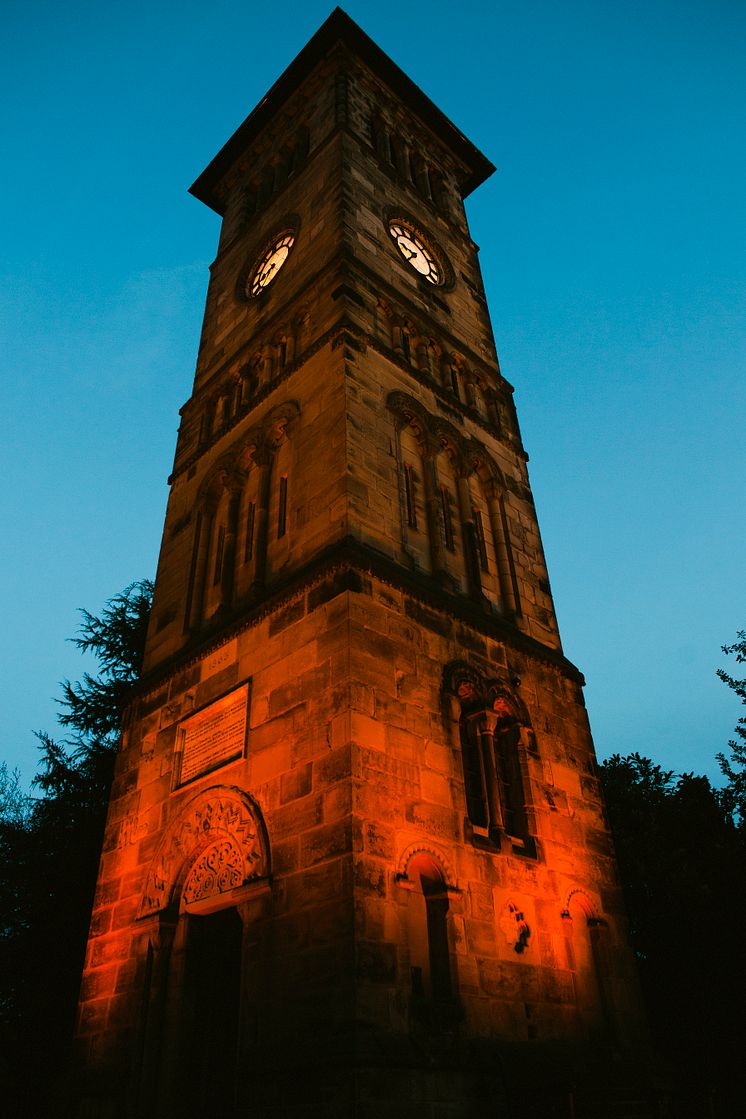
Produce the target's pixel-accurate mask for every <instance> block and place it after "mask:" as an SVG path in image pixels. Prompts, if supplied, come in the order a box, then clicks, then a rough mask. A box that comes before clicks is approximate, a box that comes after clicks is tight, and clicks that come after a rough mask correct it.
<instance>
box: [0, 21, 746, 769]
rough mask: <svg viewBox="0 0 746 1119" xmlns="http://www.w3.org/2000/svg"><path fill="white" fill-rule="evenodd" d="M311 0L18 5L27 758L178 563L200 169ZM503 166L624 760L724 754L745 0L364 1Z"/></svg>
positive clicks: (574, 552)
mask: <svg viewBox="0 0 746 1119" xmlns="http://www.w3.org/2000/svg"><path fill="white" fill-rule="evenodd" d="M330 10H331V7H330V5H329V4H327V3H318V2H316V0H313V2H310V0H306V2H304V3H299V2H291V0H287V2H284V0H276V2H275V3H272V4H265V3H263V4H258V3H251V2H244V3H238V2H233V3H228V2H226V0H212V3H209V4H206V3H204V0H200V2H195V0H180V2H179V3H176V2H175V0H151V2H149V3H145V2H143V0H129V2H128V3H121V4H117V3H112V2H108V3H104V2H98V3H95V2H93V0H88V2H85V0H67V2H66V3H59V2H57V0H55V2H51V0H45V2H42V0H23V2H19V0H5V3H4V5H3V24H4V47H3V48H2V58H0V97H1V101H2V105H3V114H2V123H1V124H0V132H1V136H2V161H3V168H4V174H3V176H2V182H1V185H0V191H1V192H2V207H1V209H0V213H1V214H2V223H3V230H2V240H1V241H0V245H1V250H0V271H1V273H2V275H1V283H2V303H1V304H0V339H1V350H0V352H1V353H2V365H3V369H2V380H1V384H0V394H1V395H0V407H1V409H2V411H1V413H0V414H1V415H2V440H1V441H0V447H1V454H2V475H3V477H4V479H5V482H4V485H3V486H2V491H1V493H2V496H1V499H0V500H1V503H2V504H1V507H0V524H1V525H2V533H1V536H0V540H1V542H2V543H1V548H2V553H1V554H2V579H1V580H0V593H1V594H2V605H1V609H2V631H1V632H2V640H1V641H0V658H1V659H0V679H2V681H3V690H4V697H3V702H2V706H1V707H0V760H3V759H5V760H7V761H8V762H10V763H11V764H14V765H18V766H19V767H20V768H21V771H22V774H23V775H24V777H26V778H29V777H30V776H31V775H32V773H33V771H34V767H35V764H36V747H35V740H34V739H33V736H32V734H31V732H32V730H34V729H38V728H45V729H49V730H50V731H52V730H54V729H55V723H54V720H55V710H56V709H55V705H54V702H53V699H52V697H53V696H54V695H56V694H59V693H58V681H59V680H60V679H61V678H62V677H65V676H68V677H72V678H76V677H78V676H79V675H80V674H81V672H82V671H83V669H84V668H85V667H86V662H85V661H84V660H83V659H82V658H81V657H80V655H79V653H78V652H77V651H76V650H75V648H74V647H73V646H72V645H70V644H69V643H66V640H65V639H66V638H67V637H69V636H70V635H71V634H72V633H73V632H74V631H75V629H76V628H77V625H78V615H77V613H76V611H77V608H78V607H80V606H86V607H88V608H89V609H90V610H92V611H94V612H95V611H97V610H99V609H100V607H101V605H102V604H103V603H104V601H105V600H106V599H107V598H109V597H110V596H111V595H112V594H114V593H115V592H117V591H119V590H121V589H122V588H123V587H124V586H125V585H126V584H127V583H129V582H131V581H132V580H134V579H138V578H141V577H142V576H145V575H151V576H152V575H153V574H154V571H155V566H156V560H157V554H158V547H159V543H160V534H161V528H162V521H163V515H164V510H165V502H166V495H167V490H166V478H167V476H168V473H169V470H170V466H171V460H172V455H173V449H174V443H175V435H176V428H177V421H178V415H177V410H178V408H179V406H180V405H181V404H182V403H183V402H184V400H186V399H187V397H188V395H189V392H190V388H191V379H192V375H193V372H194V363H195V358H196V351H197V342H198V336H199V330H200V324H201V317H202V307H203V302H204V297H205V290H206V284H207V268H208V264H209V263H210V261H211V259H212V256H213V254H214V251H215V247H216V243H217V236H218V219H217V218H216V217H215V215H213V214H212V213H211V212H210V211H209V210H207V209H206V208H205V207H204V206H202V205H201V204H200V203H198V202H197V201H195V200H194V199H193V198H191V197H190V196H189V195H188V194H187V193H186V190H187V187H188V186H189V185H190V183H191V182H192V181H193V180H194V179H195V178H196V176H197V174H198V173H199V172H200V171H201V170H202V168H203V167H204V166H205V165H206V164H207V163H208V161H209V160H210V159H211V158H212V156H213V155H214V154H215V152H216V151H217V150H218V148H219V147H220V146H221V145H222V144H223V143H224V141H225V140H226V139H227V137H228V136H229V135H230V134H231V133H232V132H233V130H234V129H235V128H236V126H237V125H238V124H239V123H240V122H241V120H242V119H243V118H244V117H245V116H246V115H247V114H248V112H249V111H250V110H251V109H252V108H253V107H254V105H255V104H256V102H257V101H258V100H259V99H260V98H261V97H262V96H263V94H264V93H265V92H266V90H267V89H268V87H269V86H270V85H271V84H272V82H273V81H274V80H275V79H276V77H277V76H278V75H279V73H280V72H281V71H282V70H283V69H284V67H285V66H286V65H287V64H288V63H289V62H290V60H291V59H292V58H293V57H294V56H295V54H296V53H297V52H298V50H300V48H301V47H302V46H303V45H304V43H305V42H306V41H307V39H308V38H309V37H310V36H311V34H312V33H313V32H314V31H315V30H316V28H317V27H318V26H319V25H320V24H321V23H322V22H323V20H324V19H325V18H326V16H327V15H328V14H329V11H330ZM346 10H347V11H348V12H349V14H350V15H351V16H352V17H353V18H354V19H356V20H357V21H358V22H359V23H360V24H361V25H362V27H363V28H364V30H366V31H367V32H368V34H369V35H371V36H372V37H373V38H374V39H375V40H376V41H377V42H378V43H379V45H380V46H381V47H383V49H384V50H385V51H387V52H388V53H389V54H390V55H391V57H392V58H393V59H394V60H395V61H396V62H397V63H398V64H399V65H400V66H401V67H402V68H403V69H404V70H405V71H406V72H407V73H408V74H409V75H410V76H411V77H412V78H413V79H414V80H415V81H416V82H417V83H418V84H419V85H420V86H421V87H422V88H423V89H424V91H425V92H426V93H427V94H428V95H429V96H430V97H431V98H432V99H433V100H434V101H435V103H436V104H437V105H438V106H439V107H440V108H441V109H443V110H444V112H445V113H446V114H447V115H448V116H450V117H451V118H452V119H453V120H454V121H455V123H456V124H457V125H458V127H459V128H461V129H462V130H463V131H464V132H465V133H466V134H467V135H468V136H469V137H470V139H472V140H473V141H474V142H475V143H476V144H477V145H478V146H479V147H480V148H481V149H482V150H483V151H484V152H485V153H486V154H487V155H488V156H489V157H490V158H491V159H492V160H493V162H494V163H495V164H496V165H497V167H498V172H497V174H496V175H495V176H493V178H492V179H491V180H490V181H489V182H487V183H486V184H485V185H484V186H483V187H481V188H480V190H479V191H477V193H476V195H475V196H474V197H473V198H472V199H471V201H470V203H469V215H470V221H471V225H472V232H473V236H474V239H475V240H476V241H477V242H478V243H479V244H480V246H481V250H482V266H483V270H484V276H485V283H486V287H487V294H488V298H489V302H490V308H491V312H492V318H493V323H494V328H495V335H496V339H497V347H498V352H499V354H500V357H501V361H502V368H503V372H504V373H505V375H506V377H507V378H508V379H509V380H510V381H511V382H512V383H513V384H514V385H515V387H516V402H517V407H518V414H519V418H520V421H521V426H522V430H523V435H524V440H525V443H526V447H527V449H528V451H529V454H530V456H531V461H530V463H529V469H530V471H531V479H532V483H533V487H534V493H535V497H536V503H537V507H538V511H539V519H540V524H541V527H542V531H543V538H544V545H545V549H546V553H547V560H548V565H549V572H550V577H551V581H552V587H553V591H554V595H555V600H556V606H557V612H558V615H559V621H560V627H561V631H562V635H563V640H564V646H565V651H566V653H567V655H568V656H569V657H570V658H571V659H572V660H574V661H575V663H576V664H578V666H579V667H580V668H581V669H582V670H583V671H584V672H585V674H586V676H587V680H588V687H587V702H588V707H589V712H590V718H591V726H592V728H593V730H594V736H595V739H596V745H597V749H598V752H599V755H600V756H601V757H605V756H607V755H608V754H610V753H612V752H614V751H621V752H629V751H631V750H639V751H641V752H642V753H645V754H649V755H650V756H652V757H653V758H654V759H655V760H656V761H659V762H661V763H662V764H664V765H665V766H667V767H670V768H674V769H677V770H687V769H694V770H695V771H699V772H707V773H709V774H710V775H713V776H714V775H716V773H717V766H716V764H715V762H714V755H715V752H716V751H717V750H719V749H722V748H724V747H725V745H726V743H727V740H728V738H729V736H730V734H731V731H732V727H733V725H734V723H735V721H736V719H737V718H738V716H739V714H741V713H742V709H741V708H740V706H739V704H738V702H737V700H736V698H735V697H734V696H733V695H732V694H731V693H730V692H729V691H728V690H727V689H726V688H725V687H724V686H723V685H722V684H721V683H720V682H719V681H718V680H717V679H716V678H715V675H714V672H715V668H716V667H717V666H718V665H720V664H724V663H726V659H725V658H724V657H723V655H722V654H721V652H720V645H721V644H723V643H724V642H729V641H731V640H733V639H734V636H735V631H736V630H737V629H738V628H743V627H744V626H746V604H745V603H744V542H745V540H744V536H745V532H744V509H743V501H742V493H743V477H744V404H745V400H744V397H745V395H746V392H745V390H744V364H745V359H746V315H745V314H744V311H745V310H746V307H745V306H744V304H745V302H746V300H745V299H744V291H745V290H746V285H745V284H744V280H745V279H746V253H745V252H744V249H745V248H746V246H745V245H744V232H745V228H746V223H745V222H744V217H745V210H746V183H745V181H744V180H745V175H744V170H745V166H746V155H745V148H744V135H746V128H745V125H746V120H745V119H744V118H745V117H746V79H745V77H744V75H745V73H746V66H745V64H744V60H745V59H746V35H745V32H746V5H744V4H743V3H742V2H739V0H732V2H728V0H645V2H641V0H608V2H604V0H595V2H590V0H566V2H564V3H558V2H557V0H523V2H521V3H515V0H510V2H505V0H497V2H495V3H490V4H486V3H477V2H475V0H462V2H461V3H459V4H453V3H452V2H448V3H446V2H444V0H427V2H422V0H411V2H410V0H397V2H391V0H379V2H377V3H376V4H365V3H360V2H357V0H350V2H349V3H348V4H347V6H346Z"/></svg>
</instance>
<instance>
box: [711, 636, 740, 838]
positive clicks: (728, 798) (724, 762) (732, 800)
mask: <svg viewBox="0 0 746 1119" xmlns="http://www.w3.org/2000/svg"><path fill="white" fill-rule="evenodd" d="M736 636H737V638H738V640H737V641H736V642H735V643H734V644H733V645H723V652H724V653H725V654H726V655H727V656H735V658H736V662H737V663H738V664H746V630H744V629H741V630H739V631H738V633H737V634H736ZM717 674H718V676H719V677H720V679H721V680H722V681H723V683H724V684H727V685H728V687H729V688H732V689H733V691H734V692H735V693H736V695H737V696H738V697H739V698H740V700H741V703H743V704H746V678H744V679H741V680H738V679H736V677H735V676H731V675H730V673H728V672H726V671H725V669H724V668H719V669H718V670H717ZM728 745H729V747H730V752H731V756H730V758H728V757H726V755H725V754H722V753H721V754H718V755H717V759H718V762H719V763H720V769H721V770H722V773H723V776H724V777H725V781H726V784H725V788H724V789H723V797H724V803H725V805H726V807H727V808H728V809H729V811H731V812H732V813H733V814H734V815H735V816H736V817H737V818H738V820H739V822H740V825H741V827H742V828H744V829H746V717H742V718H740V719H739V720H738V722H737V723H736V738H732V739H731V740H730V742H729V743H728Z"/></svg>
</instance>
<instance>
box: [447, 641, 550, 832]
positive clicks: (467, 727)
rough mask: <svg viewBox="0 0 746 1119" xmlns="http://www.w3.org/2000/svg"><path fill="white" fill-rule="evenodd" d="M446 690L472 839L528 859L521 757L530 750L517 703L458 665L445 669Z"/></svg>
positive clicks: (501, 687)
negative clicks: (452, 702) (452, 705)
mask: <svg viewBox="0 0 746 1119" xmlns="http://www.w3.org/2000/svg"><path fill="white" fill-rule="evenodd" d="M445 686H446V690H447V691H448V692H450V694H451V695H452V696H454V697H455V699H456V701H457V703H458V705H459V739H460V744H461V757H462V763H463V772H464V794H465V798H466V812H467V816H468V819H469V822H470V824H471V827H472V830H473V834H474V835H476V836H483V837H484V838H486V839H490V840H491V841H492V842H494V843H496V844H500V845H501V844H502V842H503V840H505V841H506V842H508V843H510V844H511V845H512V846H513V848H517V849H520V850H524V851H525V852H526V853H529V854H532V853H533V850H534V842H533V839H532V836H531V834H530V829H529V817H528V811H527V783H526V778H525V775H524V765H525V757H526V754H527V752H528V750H529V749H531V748H533V746H534V739H533V732H532V730H531V727H530V723H529V719H528V714H527V712H526V709H525V707H524V705H523V703H522V702H521V701H520V700H519V699H518V697H517V696H516V695H515V693H514V691H513V689H511V688H510V687H509V686H508V685H507V684H506V683H505V682H503V681H499V680H489V679H485V678H483V677H482V676H481V675H480V674H479V673H477V672H475V671H474V670H473V669H471V668H469V666H468V665H466V664H464V663H463V662H456V663H455V664H452V665H449V666H448V668H447V669H446V678H445Z"/></svg>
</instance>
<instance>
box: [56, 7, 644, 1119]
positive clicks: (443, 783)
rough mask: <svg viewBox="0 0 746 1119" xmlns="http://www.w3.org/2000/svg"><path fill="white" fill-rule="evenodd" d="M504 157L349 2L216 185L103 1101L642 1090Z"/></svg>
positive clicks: (105, 933)
mask: <svg viewBox="0 0 746 1119" xmlns="http://www.w3.org/2000/svg"><path fill="white" fill-rule="evenodd" d="M491 171H492V167H491V165H490V164H489V162H488V161H487V160H486V159H485V158H484V157H483V156H482V155H481V154H480V153H479V152H478V151H477V150H476V149H475V148H474V147H473V146H472V145H471V144H470V143H469V142H468V141H467V140H466V139H465V138H464V137H463V136H462V134H461V133H459V132H458V131H457V130H456V129H455V128H454V127H453V125H451V124H450V122H449V121H448V120H447V119H446V118H445V117H444V116H443V115H442V114H441V113H440V112H439V111H438V110H437V109H436V108H435V107H434V106H433V105H432V103H431V102H429V101H428V100H427V98H426V97H425V96H424V95H423V94H422V93H421V92H420V91H419V90H418V89H417V88H416V87H415V86H414V85H413V84H412V83H411V82H410V81H409V80H408V79H407V78H406V77H405V76H404V75H403V74H402V73H401V71H399V70H398V69H397V68H396V67H395V66H394V65H393V63H391V61H390V60H389V59H387V58H386V56H385V55H383V54H382V53H381V52H380V51H379V50H378V48H376V47H375V46H374V44H372V43H371V42H370V40H369V39H367V38H366V36H364V35H363V34H362V32H361V31H360V30H359V29H358V28H357V27H356V26H355V25H354V24H353V23H351V21H349V20H348V19H347V17H345V16H344V15H342V14H341V13H339V12H337V13H335V14H334V15H333V16H332V17H331V18H330V20H329V21H327V23H326V24H325V25H324V27H323V28H322V29H321V31H320V32H319V33H318V34H317V35H316V36H315V37H314V38H313V39H312V40H311V42H310V43H309V45H308V46H307V47H306V48H305V49H304V51H303V52H302V53H301V54H300V55H299V56H298V58H297V59H296V60H295V61H294V62H293V64H292V65H291V66H290V68H289V69H288V70H287V71H286V72H285V74H284V75H283V77H282V78H281V79H280V80H279V81H278V83H277V84H276V85H275V86H274V87H273V89H272V90H271V91H270V93H269V94H268V96H267V97H266V98H265V99H264V100H263V101H262V102H261V104H260V105H259V107H258V108H257V109H256V110H255V111H254V113H252V115H251V116H250V117H249V118H248V119H247V121H246V122H245V123H244V124H243V125H242V126H241V128H240V129H239V130H238V132H237V133H236V134H235V136H234V137H233V138H232V139H231V140H230V141H229V142H228V144H227V145H226V146H225V147H224V148H223V150H222V151H221V152H220V153H219V155H218V156H217V157H216V158H215V160H213V162H212V163H211V164H210V166H209V167H208V168H207V170H206V171H205V172H204V173H203V175H202V176H201V177H200V178H199V179H198V180H197V182H196V183H195V185H194V187H193V188H192V191H193V193H194V194H195V195H196V196H197V197H198V198H199V199H201V200H202V201H203V202H205V203H206V204H207V205H209V206H211V207H212V208H213V209H215V210H216V211H217V212H218V213H219V214H221V215H222V217H223V225H222V232H221V237H220V246H219V250H218V255H217V259H216V260H215V263H214V264H213V266H212V269H211V278H210V286H209V292H208V297H207V308H206V313H205V321H204V328H203V335H202V341H201V346H200V351H199V359H198V364H197V371H196V377H195V382H194V391H193V394H192V396H191V398H190V400H189V401H188V402H187V404H186V405H185V406H184V408H183V409H182V423H181V428H180V432H179V438H178V445H177V449H176V458H175V465H174V472H173V476H172V479H171V481H172V488H171V494H170V498H169V503H168V511H167V514H166V522H165V530H164V535H163V544H162V549H161V556H160V562H159V566H158V574H157V579H156V589H155V599H154V604H153V613H152V619H151V625H150V632H149V636H148V645H147V652H146V657H145V664H144V675H143V680H142V684H141V687H140V689H139V692H138V695H137V697H136V699H135V701H134V703H133V704H132V707H131V709H130V711H129V714H128V717H127V719H126V721H125V726H124V732H123V741H122V748H121V755H120V757H119V761H118V767H117V773H116V778H115V782H114V787H113V790H112V795H111V807H110V813H109V821H108V826H107V832H106V841H105V846H104V851H103V856H102V861H101V870H100V880H99V885H98V890H97V895H96V901H95V908H94V913H93V919H92V925H91V936H90V943H89V948H88V955H87V962H86V968H85V974H84V978H83V986H82V995H81V1009H80V1018H79V1026H78V1046H79V1057H80V1071H79V1074H78V1078H77V1080H76V1082H75V1093H76V1101H77V1102H76V1109H77V1110H76V1114H78V1115H79V1116H81V1117H82V1116H87V1117H90V1119H94V1117H95V1119H103V1117H106V1119H115V1117H116V1119H119V1117H120V1116H121V1117H124V1116H128V1117H129V1116H158V1117H170V1116H174V1117H175V1116H185V1115H186V1116H190V1115H200V1116H204V1115H208V1116H218V1115H223V1114H225V1115H230V1116H246V1117H247V1119H248V1117H257V1119H280V1117H285V1116H292V1117H298V1119H301V1117H303V1119H311V1117H316V1116H319V1117H321V1116H324V1117H325V1119H330V1117H332V1119H333V1117H340V1119H341V1117H345V1119H346V1117H350V1116H355V1117H361V1119H362V1117H365V1119H374V1117H378V1116H381V1115H385V1116H388V1117H389V1119H399V1117H401V1119H404V1117H407V1119H409V1117H414V1116H417V1117H418V1119H419V1117H423V1119H424V1117H432V1119H435V1117H436V1116H438V1117H440V1116H449V1117H453V1119H456V1117H459V1119H460V1117H465V1116H480V1117H481V1116H502V1115H506V1116H507V1115H510V1116H517V1115H536V1116H555V1115H556V1116H566V1117H568V1119H569V1117H570V1116H574V1115H577V1116H581V1115H587V1116H594V1117H598V1116H602V1115H604V1114H606V1110H605V1108H606V1102H604V1101H608V1100H610V1099H612V1098H613V1099H614V1105H613V1106H614V1107H615V1108H616V1110H614V1112H613V1114H614V1115H617V1116H623V1115H637V1114H646V1112H645V1111H644V1109H643V1104H642V1102H641V1101H642V1099H643V1097H644V1094H645V1091H646V1089H645V1077H644V1063H645V1062H644V1053H645V1039H644V1031H643V1027H642V1024H641V1017H640V1010H639V1006H638V1000H637V994H636V986H635V980H634V975H633V969H632V961H631V958H630V955H629V953H628V950H627V948H626V945H625V940H624V923H623V915H622V910H621V901H620V894H619V888H618V884H617V880H616V875H615V867H614V856H613V850H612V845H611V841H610V837H609V834H608V830H607V827H606V824H605V820H604V811H603V805H602V802H601V795H600V790H599V782H598V777H597V772H596V762H595V757H594V752H593V745H592V741H591V737H590V733H589V729H588V721H587V718H586V713H585V708H584V706H583V699H582V677H581V675H580V673H579V672H578V671H577V669H576V668H575V667H574V666H573V665H572V664H570V663H569V662H568V661H567V660H566V659H565V657H564V656H563V654H562V649H561V645H560V639H559V634H558V630H557V624H556V620H555V615H554V609H553V605H552V598H551V594H550V589H549V583H548V579H547V571H546V567H545V562H544V557H543V553H542V548H541V542H540V538H539V531H538V526H537V521H536V514H535V511H534V505H533V501H532V497H531V491H530V488H529V482H528V476H527V472H526V455H525V454H524V451H523V448H522V443H521V438H520V434H519V430H518V426H517V422H516V416H515V411H514V408H513V403H512V389H511V387H510V385H508V384H507V382H506V381H505V380H504V379H503V377H502V376H501V374H500V370H499V366H498V361H497V357H496V354H495V349H494V343H493V339H492V332H491V327H490V321H489V317H488V312H487V307H486V304H485V299H484V293H483V288H482V282H481V278H480V271H479V265H478V262H477V250H476V246H475V245H474V243H473V242H472V240H471V237H470V234H469V229H468V226H467V223H466V218H465V215H464V209H463V201H462V199H463V197H464V195H466V194H467V193H468V192H469V191H471V190H472V189H474V188H475V187H476V186H478V185H479V184H480V183H481V182H482V181H483V180H484V179H485V178H486V177H487V176H488V175H489V174H490V173H491ZM402 231H404V232H402ZM278 246H279V247H278ZM428 270H429V271H428ZM623 1100H626V1101H627V1102H626V1103H623ZM609 1106H611V1105H609Z"/></svg>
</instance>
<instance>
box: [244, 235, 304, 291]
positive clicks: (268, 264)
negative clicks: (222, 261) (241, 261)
mask: <svg viewBox="0 0 746 1119" xmlns="http://www.w3.org/2000/svg"><path fill="white" fill-rule="evenodd" d="M294 243H295V234H294V233H293V231H292V230H290V229H285V230H283V231H282V233H278V234H277V235H276V236H275V237H273V238H272V240H271V241H270V243H269V245H267V247H266V249H265V250H264V252H263V253H262V254H261V256H260V257H259V259H258V260H257V262H256V264H255V265H254V267H253V268H252V269H251V272H250V273H249V279H248V283H247V284H246V294H247V295H248V296H250V297H251V296H255V295H259V293H260V292H261V291H264V289H265V288H266V287H267V286H268V285H269V284H271V283H272V281H273V280H274V278H275V276H276V275H277V273H278V272H279V271H280V269H281V268H282V266H283V264H284V263H285V261H286V260H287V258H288V254H289V252H290V250H291V249H292V247H293V244H294Z"/></svg>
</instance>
